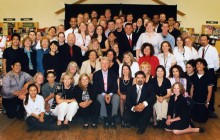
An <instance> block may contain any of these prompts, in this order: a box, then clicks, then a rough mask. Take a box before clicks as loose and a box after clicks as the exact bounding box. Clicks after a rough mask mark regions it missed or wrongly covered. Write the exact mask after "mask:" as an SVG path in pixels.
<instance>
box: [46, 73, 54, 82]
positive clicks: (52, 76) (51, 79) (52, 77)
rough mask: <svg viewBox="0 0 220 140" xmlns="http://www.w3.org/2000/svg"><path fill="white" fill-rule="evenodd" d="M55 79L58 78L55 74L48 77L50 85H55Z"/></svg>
mask: <svg viewBox="0 0 220 140" xmlns="http://www.w3.org/2000/svg"><path fill="white" fill-rule="evenodd" d="M55 79H56V77H55V76H54V74H52V73H50V74H48V75H47V81H48V82H49V83H54V81H55Z"/></svg>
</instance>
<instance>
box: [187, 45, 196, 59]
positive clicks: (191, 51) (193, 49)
mask: <svg viewBox="0 0 220 140" xmlns="http://www.w3.org/2000/svg"><path fill="white" fill-rule="evenodd" d="M184 48H188V49H189V50H190V58H189V59H194V60H195V59H197V58H199V54H198V52H197V50H196V49H195V48H194V47H188V46H184Z"/></svg>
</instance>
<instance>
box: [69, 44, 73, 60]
mask: <svg viewBox="0 0 220 140" xmlns="http://www.w3.org/2000/svg"><path fill="white" fill-rule="evenodd" d="M70 56H71V57H73V47H71V46H70Z"/></svg>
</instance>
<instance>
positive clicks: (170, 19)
mask: <svg viewBox="0 0 220 140" xmlns="http://www.w3.org/2000/svg"><path fill="white" fill-rule="evenodd" d="M174 22H175V21H174V18H169V19H168V24H169V25H170V26H173V25H174Z"/></svg>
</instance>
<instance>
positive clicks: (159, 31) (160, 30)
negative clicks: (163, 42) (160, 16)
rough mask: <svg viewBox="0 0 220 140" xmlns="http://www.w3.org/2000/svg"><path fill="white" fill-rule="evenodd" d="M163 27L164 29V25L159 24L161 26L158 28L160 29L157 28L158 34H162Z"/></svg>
mask: <svg viewBox="0 0 220 140" xmlns="http://www.w3.org/2000/svg"><path fill="white" fill-rule="evenodd" d="M161 27H162V24H160V23H159V26H158V28H157V33H161V32H162V29H161Z"/></svg>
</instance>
